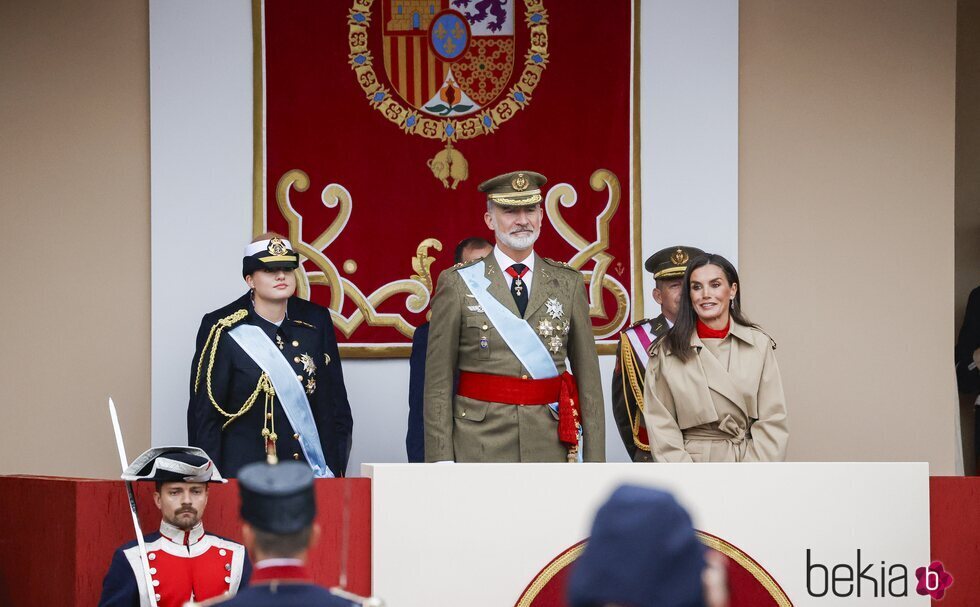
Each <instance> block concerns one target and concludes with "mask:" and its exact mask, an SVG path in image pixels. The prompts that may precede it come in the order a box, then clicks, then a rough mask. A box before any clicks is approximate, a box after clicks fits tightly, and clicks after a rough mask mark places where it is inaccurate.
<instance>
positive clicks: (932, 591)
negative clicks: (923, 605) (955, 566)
mask: <svg viewBox="0 0 980 607" xmlns="http://www.w3.org/2000/svg"><path fill="white" fill-rule="evenodd" d="M915 577H916V579H917V580H919V583H918V584H916V586H915V591H916V592H918V593H919V594H921V595H927V594H928V595H929V596H931V597H932V598H933V599H934V600H936V601H938V600H940V599H942V598H943V595H945V594H946V589H947V588H949V587H950V586H952V585H953V576H952V575H950V574H949V572H948V571H946V569H945V568H944V567H943V564H942V562H940V561H933V562H932V564H930V565H929V566H928V567H919V568H918V569H916V570H915Z"/></svg>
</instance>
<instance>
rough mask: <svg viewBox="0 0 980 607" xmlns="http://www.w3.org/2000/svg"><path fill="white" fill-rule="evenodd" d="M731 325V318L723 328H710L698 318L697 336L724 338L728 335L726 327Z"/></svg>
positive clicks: (702, 337)
mask: <svg viewBox="0 0 980 607" xmlns="http://www.w3.org/2000/svg"><path fill="white" fill-rule="evenodd" d="M731 326H732V319H731V318H729V319H728V324H726V325H725V328H724V329H712V328H711V327H709V326H708V325H706V324H704V323H703V322H702V321H701V319H700V318H699V319H698V337H700V338H701V339H725V337H726V336H728V329H729V328H730V327H731Z"/></svg>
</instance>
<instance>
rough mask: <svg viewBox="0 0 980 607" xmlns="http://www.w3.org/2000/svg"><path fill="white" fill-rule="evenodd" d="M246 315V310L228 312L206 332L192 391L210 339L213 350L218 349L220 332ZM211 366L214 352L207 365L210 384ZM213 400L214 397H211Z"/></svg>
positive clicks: (196, 384)
mask: <svg viewBox="0 0 980 607" xmlns="http://www.w3.org/2000/svg"><path fill="white" fill-rule="evenodd" d="M246 316H248V310H244V309H242V310H238V311H237V312H235V313H234V314H229V315H228V316H225V317H224V318H222V319H221V320H219V321H218V322H216V323H214V325H213V326H212V327H211V331H210V332H209V333H208V338H207V339H206V340H205V341H204V347H203V348H201V356H200V358H198V359H197V375H196V376H195V378H194V393H195V394H196V393H197V388H198V386H199V385H200V384H201V363H203V362H204V354H205V353H206V352H207V351H208V346H209V345H211V343H212V340H213V342H214V350H217V349H218V339H219V338H220V337H221V332H222V331H223V330H225V329H227V328H228V327H231V326H232V325H234V324H235V323H237V322H239V321H241V320H242V319H244V318H245V317H246ZM211 366H214V353H213V352H212V354H211V364H210V365H209V366H208V383H209V384H210V375H211ZM211 402H214V399H213V398H212V399H211Z"/></svg>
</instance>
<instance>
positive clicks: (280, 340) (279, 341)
mask: <svg viewBox="0 0 980 607" xmlns="http://www.w3.org/2000/svg"><path fill="white" fill-rule="evenodd" d="M276 345H277V346H279V349H280V350H282V349H283V347H284V346H285V344H284V343H282V335H279V334H276Z"/></svg>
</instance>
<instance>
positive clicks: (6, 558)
mask: <svg viewBox="0 0 980 607" xmlns="http://www.w3.org/2000/svg"><path fill="white" fill-rule="evenodd" d="M134 488H135V490H136V502H137V504H138V511H139V518H140V526H141V527H142V528H143V532H144V533H151V532H153V531H156V530H158V529H159V527H160V511H159V510H157V509H156V506H154V504H153V483H134ZM209 493H210V496H209V498H208V507H207V511H206V512H205V514H204V528H205V529H206V530H207V531H209V532H211V533H216V534H218V535H221V536H224V537H227V538H230V539H233V540H236V541H241V536H242V533H241V526H242V523H241V518H240V517H239V514H238V511H239V507H240V502H239V498H238V486H237V484H236V482H235V481H234V480H231V481H229V482H228V484H226V485H216V484H215V485H211V487H210V491H209ZM316 499H317V522H318V523H320V527H321V528H322V534H321V537H320V542H319V544H318V545H317V546H315V547H314V548H313V550H312V551H311V553H310V563H311V565H312V571H313V578H314V581H315V582H316V583H318V584H321V585H323V586H336V585H337V583H338V581H339V579H340V563H341V556H342V550H341V547H342V546H343V543H344V542H343V537H342V528H343V521H342V515H341V513H342V512H344V505H345V503H348V504H349V508H348V509H347V510H348V512H349V513H350V525H349V533H350V536H349V540H348V546H349V548H348V559H347V580H348V589H349V590H350V591H352V592H355V593H357V594H362V595H367V594H369V593H370V591H371V481H370V479H366V478H353V479H323V480H318V481H316ZM131 520H132V519H131V517H130V515H129V504H128V501H127V499H126V490H125V488H124V486H123V483H122V481H104V480H85V479H71V478H55V477H39V476H7V477H0V524H2V527H0V529H2V531H0V605H5V606H11V607H14V606H16V607H21V606H24V607H27V606H33V605H38V606H40V605H96V604H98V601H99V595H100V593H101V592H102V578H103V576H104V575H105V573H106V570H107V569H108V568H109V561H110V560H111V559H112V553H113V552H114V551H115V549H116V548H118V547H119V546H120V545H122V544H123V543H125V542H128V541H130V540H132V539H133V538H134V537H135V533H134V531H133V528H132V522H131Z"/></svg>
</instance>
